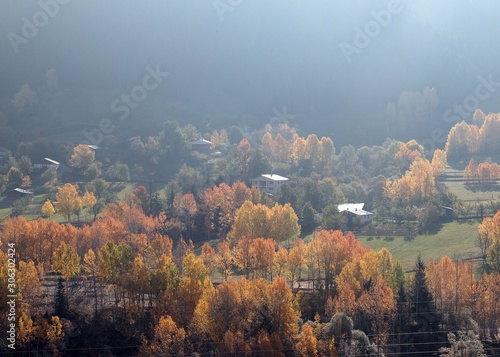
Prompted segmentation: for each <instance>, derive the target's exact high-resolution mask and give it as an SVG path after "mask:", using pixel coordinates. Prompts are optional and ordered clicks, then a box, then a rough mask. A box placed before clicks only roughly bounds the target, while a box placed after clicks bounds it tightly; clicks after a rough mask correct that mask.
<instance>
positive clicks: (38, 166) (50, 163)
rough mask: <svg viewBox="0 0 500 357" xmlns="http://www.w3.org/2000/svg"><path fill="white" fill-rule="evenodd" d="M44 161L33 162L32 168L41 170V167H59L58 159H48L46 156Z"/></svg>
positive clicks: (55, 168)
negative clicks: (40, 162) (39, 162)
mask: <svg viewBox="0 0 500 357" xmlns="http://www.w3.org/2000/svg"><path fill="white" fill-rule="evenodd" d="M45 161H47V162H44V163H42V164H34V165H33V168H34V169H38V170H43V169H54V170H57V169H58V168H59V165H60V164H61V163H60V162H59V161H56V160H52V159H49V158H48V157H46V158H45Z"/></svg>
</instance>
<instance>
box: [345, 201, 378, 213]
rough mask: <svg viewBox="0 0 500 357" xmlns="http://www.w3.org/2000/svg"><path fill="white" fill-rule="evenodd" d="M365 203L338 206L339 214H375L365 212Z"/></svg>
mask: <svg viewBox="0 0 500 357" xmlns="http://www.w3.org/2000/svg"><path fill="white" fill-rule="evenodd" d="M364 206H365V204H364V203H343V204H340V205H338V206H337V208H338V210H339V212H345V211H347V212H352V213H354V214H356V215H365V214H373V213H372V212H368V211H365V210H364V209H363V207H364Z"/></svg>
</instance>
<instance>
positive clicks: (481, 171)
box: [464, 159, 500, 185]
mask: <svg viewBox="0 0 500 357" xmlns="http://www.w3.org/2000/svg"><path fill="white" fill-rule="evenodd" d="M464 179H465V180H466V183H467V184H468V185H487V184H494V183H496V181H497V180H499V179H500V166H499V165H498V164H497V163H496V162H493V163H487V162H481V163H480V164H479V165H477V164H476V162H475V161H474V159H470V161H469V164H468V165H467V166H466V167H465V170H464Z"/></svg>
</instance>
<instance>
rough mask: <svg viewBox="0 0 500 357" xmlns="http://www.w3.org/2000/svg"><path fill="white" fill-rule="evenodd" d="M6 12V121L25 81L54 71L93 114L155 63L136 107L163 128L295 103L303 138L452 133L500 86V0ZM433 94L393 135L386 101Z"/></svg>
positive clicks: (322, 0)
mask: <svg viewBox="0 0 500 357" xmlns="http://www.w3.org/2000/svg"><path fill="white" fill-rule="evenodd" d="M0 8H1V11H0V30H1V31H0V34H1V36H2V37H1V40H0V53H1V57H0V64H1V71H0V95H1V101H0V105H1V107H0V109H1V110H2V111H3V112H5V113H8V112H9V111H12V108H11V105H10V101H11V99H12V97H13V95H14V94H15V93H16V92H17V91H18V90H19V88H20V87H21V85H22V84H24V83H27V84H29V85H30V87H31V88H32V89H33V90H35V91H37V90H43V88H44V86H45V81H46V79H45V73H46V71H47V70H48V69H50V68H54V69H55V70H56V71H57V74H58V81H59V89H61V90H65V89H68V90H69V91H73V93H75V94H74V96H75V98H72V100H75V101H76V102H78V106H81V108H88V107H89V105H87V104H88V103H87V101H90V99H89V96H85V95H82V93H83V92H82V91H84V92H85V93H89V91H90V92H93V91H95V93H108V95H109V97H110V98H111V99H112V98H114V97H116V95H119V94H121V93H127V91H130V90H131V88H133V87H134V86H136V85H138V84H140V83H141V81H142V80H143V77H144V75H145V73H146V68H147V67H148V66H150V67H152V68H155V67H156V66H158V65H159V66H160V68H161V69H162V70H163V71H165V72H169V76H168V78H167V79H165V82H164V83H162V85H161V86H159V87H158V88H157V89H155V90H154V92H153V93H151V95H150V96H149V97H148V98H147V100H145V101H144V102H143V103H141V104H140V105H141V108H140V110H141V113H147V114H148V115H149V116H150V117H151V118H153V119H154V120H158V121H163V120H164V119H165V118H166V117H172V116H175V117H176V118H177V119H179V120H184V121H194V122H197V123H206V122H207V121H209V120H210V118H213V117H216V116H229V117H232V118H241V125H249V124H252V123H251V122H252V121H253V120H254V119H248V118H258V120H260V121H261V123H265V122H266V121H269V119H270V118H271V117H272V116H273V109H274V108H279V109H280V110H281V109H282V108H283V107H286V108H287V111H288V113H291V114H294V115H296V116H295V117H294V118H293V119H290V120H291V122H292V124H294V125H297V126H298V127H300V129H301V130H303V131H304V132H311V131H316V132H318V133H319V134H323V135H332V133H335V136H334V140H335V141H336V145H337V144H338V143H340V144H347V143H352V144H353V145H355V146H359V145H358V144H357V141H359V142H360V144H362V143H370V144H373V143H380V141H381V140H383V139H384V138H385V137H386V136H388V135H391V136H398V135H399V136H402V137H403V136H405V135H406V134H407V136H409V137H411V136H419V137H420V138H425V137H426V136H429V130H431V129H432V128H433V127H443V128H444V127H449V126H451V125H452V124H453V123H446V122H445V121H444V120H443V113H445V111H446V110H447V109H448V108H451V107H452V106H453V104H454V103H458V104H460V103H462V102H463V101H464V99H465V98H466V97H467V96H469V95H474V93H475V89H476V87H477V86H478V84H479V83H480V79H479V77H482V78H483V79H488V76H490V78H491V79H492V81H493V82H494V81H500V67H499V65H498V59H499V58H500V56H499V52H500V49H499V47H498V45H497V42H498V38H497V37H498V34H499V33H500V23H499V22H498V21H497V16H498V13H499V10H500V3H499V2H498V1H495V0H490V1H478V0H477V1H474V0H453V1H452V0H447V1H430V0H423V1H400V2H399V1H347V0H336V1H334V0H329V1H327V0H315V1H305V0H303V1H298V0H272V1H270V0H217V1H213V0H170V1H169V0H149V1H146V0H145V1H135V0H134V1H133V0H106V1H103V0H71V1H69V0H64V1H63V0H59V1H57V0H45V1H44V0H41V1H28V0H1V1H0ZM47 9H48V10H47ZM44 14H45V15H44ZM387 14H389V15H387ZM28 23H29V24H28ZM426 87H428V88H435V90H436V91H437V96H438V99H439V103H438V105H437V107H435V108H434V109H433V110H432V113H430V112H429V113H425V116H430V117H431V118H428V122H426V123H425V124H424V125H422V126H419V129H421V130H417V131H413V132H411V133H404V132H401V131H400V132H396V131H394V130H393V128H391V127H392V126H393V122H391V120H396V122H397V118H396V119H394V118H393V119H391V118H389V117H388V115H387V112H386V108H387V104H388V103H390V102H394V103H395V104H396V105H397V104H398V101H399V99H400V94H401V93H402V92H403V91H411V92H417V91H418V92H422V93H423V91H424V89H425V88H426ZM492 88H493V89H492V91H491V93H490V94H491V95H490V96H488V98H487V99H481V100H480V106H481V107H482V108H484V111H485V112H488V111H498V110H500V108H499V98H500V95H499V92H500V91H499V90H498V89H500V86H498V85H497V86H495V85H494V84H493V85H492ZM69 91H68V93H70V92H69ZM69 95H70V94H67V96H69ZM97 97H101V98H106V100H103V103H102V104H100V106H97V108H101V109H102V111H103V113H102V114H99V110H101V109H97V110H96V109H95V108H96V107H94V108H93V109H92V111H93V112H92V114H91V115H90V116H91V117H95V118H97V119H98V118H99V117H102V116H105V115H109V102H110V101H111V99H110V100H109V101H108V99H107V97H106V95H103V96H100V95H97ZM94 102H95V100H94ZM94 102H92V103H94ZM173 102H175V103H177V106H178V107H180V108H182V109H178V110H177V111H176V112H175V113H174V114H172V113H166V111H168V110H172V106H167V105H162V103H173ZM94 104H95V103H94ZM75 105H76V104H75ZM83 110H85V109H83ZM89 110H90V109H89ZM79 114H80V115H81V110H80V111H79ZM396 116H400V113H399V110H398V111H397V113H396ZM244 118H247V119H244ZM133 120H138V119H137V118H134V119H133ZM248 121H250V123H248ZM259 124H260V123H259Z"/></svg>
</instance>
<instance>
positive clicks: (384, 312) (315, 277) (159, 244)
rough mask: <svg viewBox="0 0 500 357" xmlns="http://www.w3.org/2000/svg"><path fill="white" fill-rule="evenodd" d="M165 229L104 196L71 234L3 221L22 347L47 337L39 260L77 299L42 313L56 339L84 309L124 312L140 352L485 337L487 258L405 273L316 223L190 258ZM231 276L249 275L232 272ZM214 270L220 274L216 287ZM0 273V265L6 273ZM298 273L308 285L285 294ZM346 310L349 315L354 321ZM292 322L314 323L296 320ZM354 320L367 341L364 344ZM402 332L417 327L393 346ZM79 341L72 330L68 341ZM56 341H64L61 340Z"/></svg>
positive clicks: (117, 315)
mask: <svg viewBox="0 0 500 357" xmlns="http://www.w3.org/2000/svg"><path fill="white" fill-rule="evenodd" d="M499 217H500V216H499ZM499 219H500V218H498V217H496V220H499ZM496 223H498V222H496V221H492V222H490V221H485V223H484V224H485V226H486V225H488V224H489V225H491V227H492V228H488V229H486V228H485V227H482V228H481V229H482V230H481V231H484V230H485V229H486V231H487V232H488V234H490V235H492V236H493V237H496V235H495V234H496V233H494V232H496V230H499V229H498V225H497V224H496ZM161 229H162V222H161V221H160V220H153V219H151V218H148V217H146V216H143V217H142V218H141V215H140V211H138V210H135V209H134V208H131V207H129V206H127V205H125V204H123V203H121V204H119V205H111V206H110V207H108V209H106V210H105V211H104V212H103V214H102V218H101V219H99V220H98V221H96V222H94V223H93V224H92V225H91V226H86V227H82V228H79V229H77V228H74V227H72V226H71V225H62V224H57V223H54V222H51V221H44V220H41V219H40V220H38V221H31V222H30V221H26V220H25V219H24V218H22V217H17V218H14V219H7V220H6V222H5V225H4V227H3V230H2V243H3V244H5V243H7V242H15V243H16V247H17V249H19V251H20V252H21V251H22V252H23V258H22V262H20V263H19V272H18V276H19V281H20V283H19V286H20V290H21V295H20V296H23V299H22V304H23V308H22V309H20V311H21V312H20V314H21V316H20V320H19V321H23V324H22V325H19V329H20V330H22V331H19V336H22V339H20V340H19V341H20V343H21V344H23V346H25V347H26V346H36V345H37V344H40V343H42V344H43V343H48V342H47V341H49V338H48V337H47V336H44V337H43V338H42V337H41V336H40V335H38V334H37V333H36V331H38V330H37V329H40V328H41V327H40V326H41V324H42V322H41V321H43V320H44V319H43V318H41V317H40V316H37V311H39V310H37V309H36V308H35V306H37V305H38V306H39V301H38V299H40V294H41V293H42V291H43V290H42V288H41V284H40V281H41V278H42V277H43V275H44V273H43V272H44V271H46V270H47V269H51V270H55V271H56V272H58V273H60V274H61V276H62V277H63V278H64V279H65V280H66V281H67V283H66V289H72V295H73V299H75V300H73V299H71V300H70V305H69V312H68V315H67V316H58V318H63V319H62V320H61V321H59V320H54V318H52V319H49V320H48V321H46V322H45V324H46V325H47V328H49V329H50V327H49V325H50V324H55V326H59V324H61V326H59V329H60V333H59V335H56V336H53V337H52V338H54V339H55V340H57V339H58V338H59V337H60V336H63V335H64V333H68V329H69V327H68V322H67V321H70V322H71V324H72V325H73V328H77V327H78V326H79V324H83V321H84V320H85V319H88V318H89V316H93V315H98V314H102V313H103V312H104V311H106V310H107V309H113V310H114V311H115V312H114V313H113V315H114V320H115V321H117V319H118V321H119V320H122V319H123V321H129V322H126V323H125V326H126V325H127V324H128V328H126V329H124V330H122V331H121V333H122V334H125V335H127V336H129V338H132V339H134V338H135V340H136V341H139V340H140V338H139V336H138V335H137V334H135V333H134V331H136V330H137V329H139V330H140V331H141V332H142V333H144V336H145V337H144V338H143V342H142V347H141V349H140V351H141V353H143V354H144V355H151V354H154V353H159V352H158V351H173V350H175V351H180V352H179V353H181V355H182V353H186V354H187V353H189V352H190V351H197V352H207V353H208V352H210V351H218V352H243V351H248V352H249V353H250V351H262V350H268V349H270V350H272V351H276V352H280V351H282V352H283V351H286V350H289V351H296V350H298V351H309V352H310V351H316V352H315V353H321V354H322V355H330V353H331V352H332V351H337V353H345V351H347V350H348V349H349V348H352V345H355V346H365V347H363V348H369V349H368V350H366V351H372V350H373V353H374V354H373V355H375V353H377V349H375V348H374V346H373V345H372V344H375V345H377V346H380V348H382V349H383V350H385V351H386V352H394V349H393V348H391V347H389V346H390V345H393V344H397V342H398V341H399V342H400V343H401V345H400V346H403V348H404V346H407V347H408V349H409V348H411V346H414V348H417V351H419V350H424V349H425V348H427V349H428V348H429V346H430V343H431V342H434V345H433V347H432V348H436V349H437V348H438V347H440V346H444V345H443V342H444V341H445V337H444V334H441V335H440V334H439V332H440V331H443V330H444V331H447V330H456V329H465V330H467V329H470V330H474V331H476V333H480V334H481V337H482V339H488V338H491V337H492V336H491V335H490V332H489V331H494V330H493V329H494V328H496V327H495V326H497V323H498V321H497V316H498V308H499V307H498V304H497V301H498V297H499V294H500V291H499V290H498V287H499V286H500V285H499V280H498V279H499V277H500V275H499V274H498V271H497V270H495V269H496V267H495V265H494V264H493V262H491V265H492V267H493V268H492V269H493V272H492V273H491V274H489V275H484V276H482V277H481V278H480V279H476V278H475V277H474V274H473V271H472V266H471V265H466V264H463V263H461V262H458V263H453V262H451V260H450V259H449V258H443V259H442V260H441V261H440V262H438V263H432V262H430V263H429V264H428V265H427V268H426V267H425V265H424V264H423V263H421V262H420V263H419V264H418V265H417V268H416V269H417V270H416V273H415V275H414V276H413V278H412V279H411V280H410V281H409V280H408V279H407V278H406V275H405V273H404V271H403V269H402V268H401V265H399V263H397V262H394V261H393V260H392V257H391V255H390V253H389V252H388V251H387V250H385V249H382V250H381V251H380V252H378V253H376V252H373V251H372V250H370V249H368V248H365V247H363V246H361V244H360V243H359V242H358V241H357V240H356V239H355V237H354V236H353V235H352V234H347V235H343V234H342V233H341V232H340V231H326V230H323V231H319V232H318V233H316V234H315V236H314V237H313V238H312V240H311V241H310V242H304V241H302V240H296V241H295V243H294V244H293V247H291V249H290V250H287V249H285V248H283V247H279V248H278V249H277V244H276V241H275V240H273V239H269V238H260V237H259V238H253V239H252V238H250V237H246V236H245V237H242V238H241V239H239V241H238V242H237V244H236V245H235V246H234V247H233V248H231V247H230V245H229V244H228V242H226V241H223V242H221V243H219V244H218V246H217V247H216V249H213V248H211V247H210V246H209V245H208V244H205V245H204V246H203V248H202V251H201V253H200V255H199V256H197V255H196V254H195V253H194V251H193V247H192V246H191V245H190V244H186V243H185V242H184V241H182V240H181V241H179V242H178V243H177V245H176V247H175V249H174V242H173V241H172V240H171V239H170V238H169V237H168V236H166V235H163V234H161V233H159V232H161ZM491 229H493V232H491ZM482 234H484V233H482ZM495 239H497V238H495ZM488 249H489V252H490V251H496V250H495V248H488ZM2 254H3V253H2ZM488 254H489V256H490V255H491V254H492V253H488ZM493 256H494V254H493V255H492V257H493ZM5 261H6V260H5ZM2 269H4V268H2ZM233 274H234V275H240V274H243V275H245V276H246V279H242V280H235V279H234V278H233V279H230V277H231V276H232V275H233ZM216 276H220V277H223V280H224V281H226V282H225V283H222V284H221V285H218V286H217V287H214V286H213V284H212V279H214V277H216ZM450 276H453V277H455V279H450ZM305 277H307V279H306V280H305V281H304V280H303V278H305ZM6 278H7V275H6V270H3V274H2V280H5V279H6ZM301 278H302V279H301ZM250 279H251V280H250ZM299 281H300V284H301V286H302V287H303V288H304V287H305V288H306V293H303V292H298V293H295V294H294V293H292V288H293V289H294V290H295V289H296V288H298V287H299ZM306 282H307V283H306ZM305 283H306V284H307V285H306V286H304V284H305ZM2 286H3V287H4V288H5V286H6V285H2ZM295 291H296V290H295ZM426 291H427V293H426ZM426 294H427V295H426ZM83 296H87V298H83ZM82 298H83V300H82ZM77 299H80V300H79V301H80V302H79V303H78V310H76V305H75V301H76V300H77ZM434 301H435V305H434ZM44 309H47V308H46V307H44ZM424 311H425V315H422V314H423V312H424ZM342 314H345V315H348V316H349V317H350V318H351V322H350V324H351V325H349V318H347V317H345V318H343V317H342ZM83 315H84V316H87V317H84V316H83ZM315 315H317V316H316V318H314V316H315ZM422 316H425V319H426V320H425V321H424V320H422V318H423V317H422ZM299 317H301V318H303V319H305V320H308V319H310V320H314V322H312V321H311V322H308V323H306V324H302V323H300V322H299V319H298V318H299ZM472 317H474V318H472ZM65 321H66V322H65ZM148 321H149V322H148ZM342 321H345V324H347V325H346V326H347V327H345V326H344V325H345V324H344V323H342ZM150 324H151V325H150ZM65 326H66V327H65ZM148 326H151V327H150V328H148ZM334 326H337V327H334ZM342 326H344V327H342ZM349 326H350V327H349ZM354 328H357V329H359V330H361V331H365V332H366V333H367V334H368V335H370V336H372V337H371V341H368V338H366V336H365V335H364V333H362V332H361V331H357V332H354ZM344 329H345V331H344ZM63 331H65V332H63ZM412 332H419V333H418V334H414V336H415V339H414V340H408V339H407V340H404V343H402V342H401V341H402V339H405V338H407V337H405V336H413V335H412V334H411V333H412ZM426 334H427V335H426ZM58 336H59V337H58ZM134 336H135V337H134ZM363 336H365V337H363ZM432 336H434V337H432ZM436 336H438V337H439V336H441V337H439V338H437V339H436V338H435V337H436ZM101 338H102V337H101ZM107 338H109V339H113V338H114V337H113V336H109V335H107ZM333 338H334V339H333ZM429 339H430V340H429ZM83 340H84V337H83V336H82V337H81V339H79V338H78V337H73V339H72V343H75V344H78V343H83ZM200 341H203V343H201V342H200ZM363 341H364V342H363ZM85 342H88V341H85ZM136 343H137V342H136ZM54 344H55V346H56V347H54V348H56V349H57V348H64V343H62V341H59V345H58V344H57V343H55V342H54ZM386 345H387V346H386ZM57 346H58V347H57ZM349 346H351V347H349ZM383 346H386V347H383ZM67 347H68V346H67ZM155 351H156V352H155ZM309 352H307V353H309ZM304 353H306V352H304ZM315 353H313V355H314V354H315ZM370 353H372V352H370Z"/></svg>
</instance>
